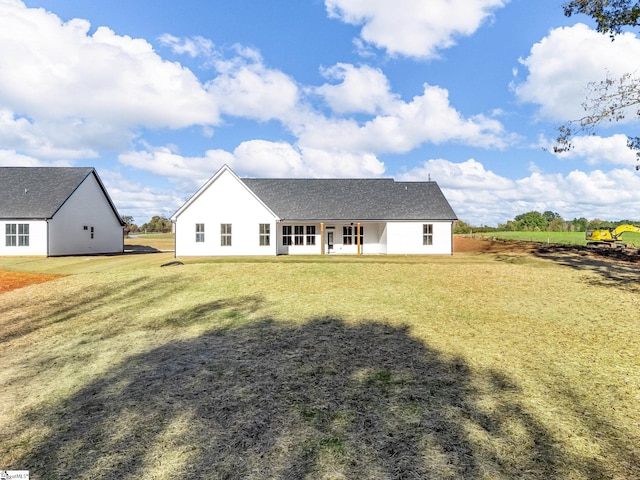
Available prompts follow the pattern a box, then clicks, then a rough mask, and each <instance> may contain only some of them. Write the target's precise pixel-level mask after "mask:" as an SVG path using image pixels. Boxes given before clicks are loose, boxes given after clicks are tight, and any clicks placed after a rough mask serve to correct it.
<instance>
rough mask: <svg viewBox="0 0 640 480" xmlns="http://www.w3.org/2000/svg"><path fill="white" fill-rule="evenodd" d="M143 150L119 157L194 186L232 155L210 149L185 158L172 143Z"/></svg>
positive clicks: (149, 146) (170, 179) (132, 164)
mask: <svg viewBox="0 0 640 480" xmlns="http://www.w3.org/2000/svg"><path fill="white" fill-rule="evenodd" d="M144 147H145V149H144V150H135V151H129V152H124V153H122V154H120V155H119V156H118V161H119V162H120V163H122V164H123V165H127V166H130V167H134V168H137V169H140V170H144V171H148V172H151V173H154V174H156V175H159V176H162V177H166V178H167V179H168V180H169V181H172V182H174V183H178V184H181V185H187V186H189V187H192V186H194V185H198V186H199V185H201V184H202V183H204V182H205V181H206V180H207V179H208V178H209V177H210V176H211V175H213V173H215V171H216V170H218V169H219V168H220V167H221V166H222V165H224V164H225V163H227V164H232V163H233V161H234V158H233V155H232V154H230V153H228V152H226V151H224V150H207V152H206V153H205V155H204V156H203V157H184V156H182V155H180V154H179V153H177V152H175V151H174V149H173V148H171V147H170V146H164V147H154V146H151V145H146V144H145V145H144Z"/></svg>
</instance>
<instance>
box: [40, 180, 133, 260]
mask: <svg viewBox="0 0 640 480" xmlns="http://www.w3.org/2000/svg"><path fill="white" fill-rule="evenodd" d="M85 227H86V230H85ZM91 228H93V238H91ZM123 249H124V238H123V230H122V226H121V225H120V222H119V219H118V218H117V216H116V214H115V213H114V211H113V209H112V208H111V205H110V204H109V201H108V200H107V198H106V197H105V196H104V193H103V191H102V189H101V188H100V184H99V183H98V181H97V179H96V178H95V176H94V175H89V176H88V177H87V178H86V179H85V180H84V181H83V182H82V183H81V184H80V185H79V186H78V188H77V189H76V191H75V192H73V194H72V195H71V196H70V197H69V198H68V199H67V201H66V202H65V203H64V204H63V205H62V207H61V208H60V210H58V212H56V214H55V215H54V216H53V218H52V219H51V220H50V221H49V252H48V253H49V255H83V254H97V253H118V252H122V251H123Z"/></svg>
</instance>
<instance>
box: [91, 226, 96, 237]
mask: <svg viewBox="0 0 640 480" xmlns="http://www.w3.org/2000/svg"><path fill="white" fill-rule="evenodd" d="M94 233H95V230H94V229H93V227H91V240H93V234H94Z"/></svg>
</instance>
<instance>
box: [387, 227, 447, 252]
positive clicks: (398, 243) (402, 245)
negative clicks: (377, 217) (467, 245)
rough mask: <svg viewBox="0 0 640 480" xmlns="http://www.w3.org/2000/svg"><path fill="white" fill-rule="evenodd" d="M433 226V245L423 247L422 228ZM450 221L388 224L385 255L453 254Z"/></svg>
mask: <svg viewBox="0 0 640 480" xmlns="http://www.w3.org/2000/svg"><path fill="white" fill-rule="evenodd" d="M424 224H432V225H433V245H423V244H422V243H423V242H422V238H423V237H422V233H423V229H422V226H423V225H424ZM452 225H453V223H452V222H451V221H419V222H388V223H387V253H389V254H392V255H393V254H405V255H412V254H445V255H451V254H452V253H453V245H452V236H451V233H452V228H453V227H452Z"/></svg>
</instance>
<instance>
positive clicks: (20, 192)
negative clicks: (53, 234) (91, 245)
mask: <svg viewBox="0 0 640 480" xmlns="http://www.w3.org/2000/svg"><path fill="white" fill-rule="evenodd" d="M91 174H94V175H96V179H97V180H98V183H99V184H100V186H101V187H102V189H103V191H104V193H105V196H106V197H107V199H108V200H109V202H110V203H111V199H110V198H109V196H108V195H107V192H106V190H104V187H103V186H102V182H100V179H99V178H98V176H97V174H96V173H95V171H94V169H93V168H90V167H0V218H12V219H47V218H52V217H53V215H55V213H56V212H57V211H58V209H59V208H60V207H61V206H62V205H63V204H64V202H66V200H67V199H68V198H69V197H70V196H71V194H72V193H73V192H74V191H75V190H76V188H78V186H79V185H80V184H81V183H82V182H83V181H84V179H85V178H87V177H88V176H89V175H91ZM111 206H112V208H113V209H114V213H115V215H116V216H118V219H119V218H120V217H119V215H118V213H117V211H116V210H115V206H114V205H113V203H111Z"/></svg>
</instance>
